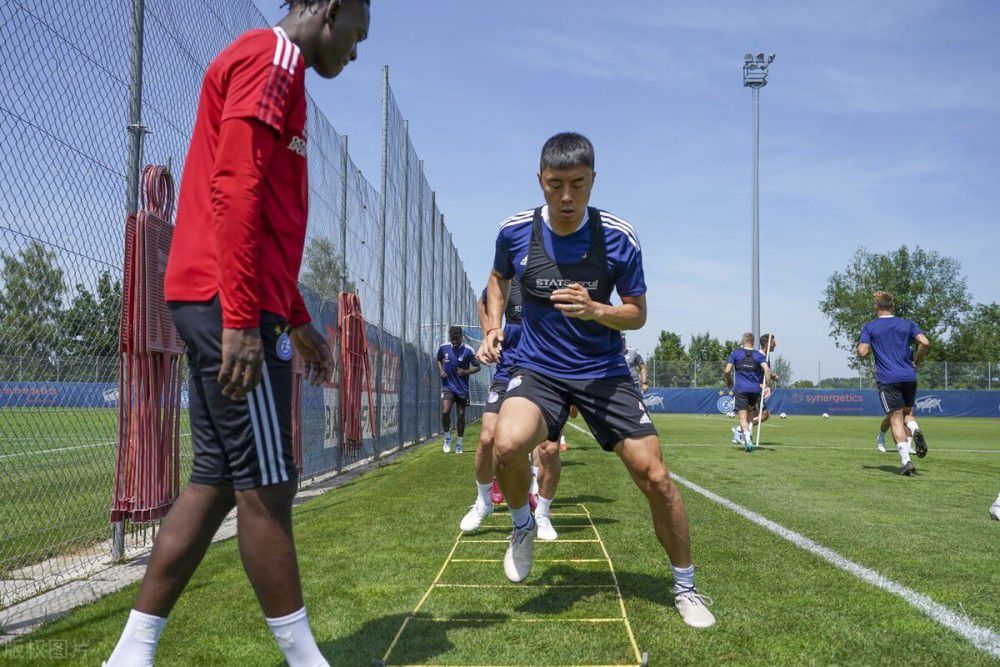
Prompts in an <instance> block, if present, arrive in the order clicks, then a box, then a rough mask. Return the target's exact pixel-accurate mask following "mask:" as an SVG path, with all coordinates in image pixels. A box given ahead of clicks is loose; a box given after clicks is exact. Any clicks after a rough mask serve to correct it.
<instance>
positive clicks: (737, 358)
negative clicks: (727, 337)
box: [727, 347, 767, 394]
mask: <svg viewBox="0 0 1000 667" xmlns="http://www.w3.org/2000/svg"><path fill="white" fill-rule="evenodd" d="M727 361H728V362H729V363H731V364H732V365H733V367H734V368H735V369H736V381H735V382H734V383H733V390H734V391H738V392H740V393H743V394H759V393H760V391H761V389H760V386H761V385H762V384H763V383H764V368H763V367H762V366H761V364H764V363H767V357H766V356H764V353H763V352H761V351H760V350H748V349H746V348H745V347H739V348H736V349H735V350H733V353H732V354H730V355H729V359H728V360H727Z"/></svg>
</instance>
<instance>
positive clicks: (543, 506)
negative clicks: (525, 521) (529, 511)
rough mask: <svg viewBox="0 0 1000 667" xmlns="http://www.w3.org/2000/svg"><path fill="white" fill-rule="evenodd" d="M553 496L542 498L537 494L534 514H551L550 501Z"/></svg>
mask: <svg viewBox="0 0 1000 667" xmlns="http://www.w3.org/2000/svg"><path fill="white" fill-rule="evenodd" d="M553 500H555V499H554V498H543V497H542V496H538V507H536V508H535V514H536V515H538V514H541V515H543V516H549V515H550V514H552V501H553Z"/></svg>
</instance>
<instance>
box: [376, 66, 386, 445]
mask: <svg viewBox="0 0 1000 667" xmlns="http://www.w3.org/2000/svg"><path fill="white" fill-rule="evenodd" d="M388 185H389V66H388V65H383V66H382V197H381V199H382V201H381V206H380V207H379V227H380V236H381V241H380V242H379V279H378V294H379V299H378V357H376V359H375V423H376V424H377V425H378V428H377V429H376V430H377V431H378V433H373V434H372V435H374V436H375V438H374V439H375V460H378V459H379V458H380V457H381V455H382V423H383V420H382V365H383V361H382V358H383V356H384V355H385V350H384V345H385V230H386V215H387V213H388V211H387V208H386V204H387V201H388V197H387V196H386V195H388Z"/></svg>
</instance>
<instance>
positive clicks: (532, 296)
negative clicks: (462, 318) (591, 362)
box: [521, 207, 614, 331]
mask: <svg viewBox="0 0 1000 667" xmlns="http://www.w3.org/2000/svg"><path fill="white" fill-rule="evenodd" d="M544 224H545V223H544V222H543V221H542V209H541V208H536V209H535V215H534V220H533V221H532V225H531V246H530V249H529V250H528V264H527V265H526V266H525V267H524V274H523V275H522V276H521V292H522V293H523V295H524V298H525V299H526V300H528V301H530V302H531V303H532V304H534V305H537V306H544V307H546V308H553V309H555V305H554V304H553V303H552V301H550V300H549V296H551V295H552V292H553V291H554V290H557V289H560V288H563V287H567V286H568V285H570V283H580V284H581V285H583V286H584V287H585V288H587V291H588V292H589V293H590V298H591V299H593V300H594V301H597V302H599V303H610V302H611V301H610V299H611V290H612V289H614V285H613V284H612V282H611V276H610V275H609V274H608V250H607V246H606V245H605V242H604V230H603V228H602V227H601V213H600V211H599V210H598V209H596V208H590V207H588V208H587V225H588V226H589V228H590V247H589V248H588V249H587V253H586V254H585V255H584V256H583V259H582V260H581V261H579V262H576V263H575V264H559V263H557V262H556V261H555V260H554V259H552V258H551V257H549V254H548V253H547V252H545V244H544V242H543V240H542V225H544ZM579 325H580V326H582V327H584V328H588V329H594V330H595V331H596V330H599V329H604V328H606V327H604V325H602V324H600V323H598V322H594V321H580V322H579Z"/></svg>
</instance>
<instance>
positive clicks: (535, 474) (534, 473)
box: [528, 466, 538, 496]
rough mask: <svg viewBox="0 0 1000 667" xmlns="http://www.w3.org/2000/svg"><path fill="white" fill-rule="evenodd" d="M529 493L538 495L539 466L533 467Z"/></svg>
mask: <svg viewBox="0 0 1000 667" xmlns="http://www.w3.org/2000/svg"><path fill="white" fill-rule="evenodd" d="M528 493H533V494H535V495H536V496H537V495H538V466H531V488H530V489H529V490H528Z"/></svg>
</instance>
